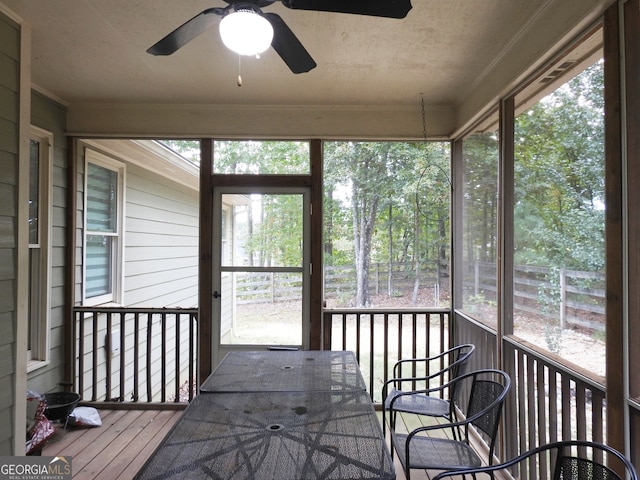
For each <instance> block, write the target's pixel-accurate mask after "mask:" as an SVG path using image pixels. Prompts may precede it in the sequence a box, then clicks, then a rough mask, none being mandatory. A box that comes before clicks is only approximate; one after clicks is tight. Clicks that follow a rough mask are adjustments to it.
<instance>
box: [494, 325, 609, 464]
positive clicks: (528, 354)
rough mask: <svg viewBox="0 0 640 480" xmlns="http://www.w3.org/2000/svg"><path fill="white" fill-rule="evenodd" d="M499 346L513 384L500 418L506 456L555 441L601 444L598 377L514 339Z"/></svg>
mask: <svg viewBox="0 0 640 480" xmlns="http://www.w3.org/2000/svg"><path fill="white" fill-rule="evenodd" d="M503 349H504V355H505V358H506V359H507V361H508V362H509V364H508V365H506V366H505V370H507V371H509V373H510V374H511V376H512V378H513V379H514V385H515V387H514V392H513V395H512V402H511V403H510V406H509V407H508V408H510V409H511V414H509V415H506V416H505V418H506V419H507V420H506V422H507V424H506V425H505V426H506V432H507V435H508V437H507V441H506V442H505V446H506V448H507V452H506V454H507V455H508V456H509V457H511V456H515V455H514V454H519V453H524V452H525V451H527V450H529V449H532V448H534V447H537V446H539V445H544V444H546V443H550V442H555V441H558V440H589V441H594V442H599V443H607V441H606V433H605V431H606V429H605V419H606V401H605V394H606V392H605V389H604V384H605V379H604V378H596V377H594V376H593V374H590V373H589V372H585V371H584V370H583V369H582V368H581V367H579V366H577V365H576V366H573V367H571V366H570V365H569V363H568V362H567V361H564V360H561V359H560V358H558V357H554V356H553V355H551V354H542V352H541V351H540V348H538V347H536V346H535V345H531V344H529V343H527V342H525V341H523V340H519V339H517V338H516V337H507V338H505V339H504V342H503ZM514 413H517V415H514ZM515 418H517V424H513V423H512V424H509V423H511V422H510V420H509V419H515Z"/></svg>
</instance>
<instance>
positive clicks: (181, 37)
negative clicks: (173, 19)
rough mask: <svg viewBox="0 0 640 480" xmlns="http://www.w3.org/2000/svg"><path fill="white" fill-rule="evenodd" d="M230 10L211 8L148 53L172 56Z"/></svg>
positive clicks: (168, 36) (152, 47) (175, 31)
mask: <svg viewBox="0 0 640 480" xmlns="http://www.w3.org/2000/svg"><path fill="white" fill-rule="evenodd" d="M228 8H229V7H225V8H209V9H207V10H205V11H204V12H202V13H200V14H198V15H196V16H195V17H193V18H192V19H191V20H188V21H187V22H185V23H183V24H182V25H180V26H179V27H178V28H176V29H175V30H174V31H173V32H171V33H170V34H169V35H167V36H166V37H164V38H163V39H162V40H160V41H159V42H157V43H156V44H154V45H153V46H151V47H150V48H149V49H148V50H147V53H150V54H151V55H171V54H172V53H174V52H175V51H176V50H178V49H179V48H181V47H183V46H185V45H186V44H187V43H189V42H190V41H191V40H193V39H194V38H196V37H197V36H198V35H200V34H201V33H202V32H204V31H205V30H207V29H208V28H210V27H211V26H212V25H213V24H214V23H216V22H217V21H218V20H219V19H218V16H220V15H224V13H225V12H226V10H227V9H228Z"/></svg>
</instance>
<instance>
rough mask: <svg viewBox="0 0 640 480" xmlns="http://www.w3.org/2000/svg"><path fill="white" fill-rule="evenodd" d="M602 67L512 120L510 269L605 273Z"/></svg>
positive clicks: (586, 73)
mask: <svg viewBox="0 0 640 480" xmlns="http://www.w3.org/2000/svg"><path fill="white" fill-rule="evenodd" d="M602 86H603V70H602V63H601V62H599V63H596V64H595V65H593V66H592V67H590V68H588V69H587V70H585V71H584V72H583V73H582V74H580V75H578V76H577V77H575V78H574V79H573V80H571V81H570V82H568V83H567V84H565V85H563V86H562V87H560V88H559V89H557V90H556V91H554V92H553V93H552V94H550V95H548V96H547V97H545V98H544V99H542V100H541V101H539V102H538V103H536V104H535V105H534V106H533V107H531V108H530V109H529V110H527V111H526V112H524V113H522V114H521V115H519V116H518V118H517V121H516V125H515V138H516V151H515V153H516V164H515V197H516V198H515V211H514V220H515V239H516V241H515V245H516V263H517V264H533V265H540V266H548V265H554V266H557V267H563V268H573V269H576V270H587V271H601V270H602V269H603V268H604V110H603V102H604V100H603V88H602Z"/></svg>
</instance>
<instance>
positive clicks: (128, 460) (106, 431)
mask: <svg viewBox="0 0 640 480" xmlns="http://www.w3.org/2000/svg"><path fill="white" fill-rule="evenodd" d="M181 414H182V410H100V416H101V418H102V426H101V427H97V428H71V429H67V430H64V429H59V430H58V433H57V434H56V436H55V437H53V438H52V439H51V440H49V442H48V443H47V444H46V446H45V448H44V449H43V451H42V454H43V455H46V456H56V455H60V456H71V457H72V469H73V478H74V479H77V480H92V479H100V480H131V479H132V478H133V477H134V476H135V474H136V473H137V472H138V470H139V469H140V468H141V467H142V465H143V464H144V463H145V462H146V461H147V459H148V458H149V457H150V456H151V454H152V453H153V452H154V451H155V449H156V447H157V445H158V444H159V443H160V441H161V440H162V439H163V438H164V437H165V435H166V434H167V433H168V432H169V430H170V429H171V427H172V426H173V424H174V423H175V422H176V421H177V420H178V418H179V417H180V415H181ZM379 418H380V419H381V418H382V415H381V413H379ZM401 420H402V421H401V422H400V421H399V422H398V424H397V428H404V429H409V428H411V429H412V428H416V427H417V426H418V424H419V423H420V424H421V421H420V419H419V417H416V416H412V415H407V416H403V417H402V418H401ZM387 441H388V440H387ZM394 461H395V467H396V478H397V480H406V478H405V475H404V472H403V471H402V466H401V465H400V462H399V461H398V458H397V455H394ZM432 473H433V474H435V473H437V472H432ZM430 478H431V476H430V475H429V472H426V471H420V470H413V471H412V472H411V479H412V480H429V479H430ZM478 480H481V479H478Z"/></svg>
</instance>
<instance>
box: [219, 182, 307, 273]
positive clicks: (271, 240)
mask: <svg viewBox="0 0 640 480" xmlns="http://www.w3.org/2000/svg"><path fill="white" fill-rule="evenodd" d="M303 200H304V199H303V196H302V195H301V194H292V195H289V194H252V195H235V194H232V195H231V194H224V195H223V196H222V202H223V204H224V205H233V206H232V207H230V209H231V215H232V220H231V222H228V221H227V218H226V216H225V215H224V214H223V215H222V220H221V228H222V230H221V231H222V232H224V233H223V238H224V237H227V238H229V237H231V232H230V228H231V225H233V246H232V248H231V251H229V246H228V245H227V242H224V241H223V242H222V252H221V259H222V265H223V266H225V267H227V266H251V267H300V266H301V265H302V235H303V225H302V221H303V217H302V213H303V207H302V205H303Z"/></svg>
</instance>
